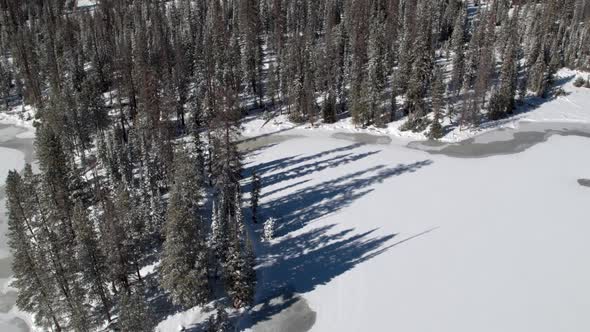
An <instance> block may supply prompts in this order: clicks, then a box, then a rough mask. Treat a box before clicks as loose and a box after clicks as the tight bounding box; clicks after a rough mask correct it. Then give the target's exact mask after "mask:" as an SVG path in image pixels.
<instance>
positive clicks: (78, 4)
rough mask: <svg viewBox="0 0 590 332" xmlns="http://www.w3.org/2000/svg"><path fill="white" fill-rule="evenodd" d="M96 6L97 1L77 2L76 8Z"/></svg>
mask: <svg viewBox="0 0 590 332" xmlns="http://www.w3.org/2000/svg"><path fill="white" fill-rule="evenodd" d="M95 5H96V0H77V2H76V6H77V7H78V8H80V7H91V6H95Z"/></svg>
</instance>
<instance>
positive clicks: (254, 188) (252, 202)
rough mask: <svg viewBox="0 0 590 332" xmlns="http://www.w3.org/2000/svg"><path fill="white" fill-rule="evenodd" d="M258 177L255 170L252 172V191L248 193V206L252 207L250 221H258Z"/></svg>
mask: <svg viewBox="0 0 590 332" xmlns="http://www.w3.org/2000/svg"><path fill="white" fill-rule="evenodd" d="M260 187H261V185H260V177H258V174H257V173H256V171H254V172H253V173H252V193H251V195H250V206H251V209H252V222H253V223H255V224H256V223H258V200H259V199H260Z"/></svg>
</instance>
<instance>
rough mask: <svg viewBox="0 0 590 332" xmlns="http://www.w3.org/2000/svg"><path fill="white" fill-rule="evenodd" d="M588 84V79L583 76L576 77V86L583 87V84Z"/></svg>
mask: <svg viewBox="0 0 590 332" xmlns="http://www.w3.org/2000/svg"><path fill="white" fill-rule="evenodd" d="M586 84H587V82H586V80H584V78H582V77H578V78H576V80H575V81H574V86H575V87H576V88H581V87H582V86H584V85H586Z"/></svg>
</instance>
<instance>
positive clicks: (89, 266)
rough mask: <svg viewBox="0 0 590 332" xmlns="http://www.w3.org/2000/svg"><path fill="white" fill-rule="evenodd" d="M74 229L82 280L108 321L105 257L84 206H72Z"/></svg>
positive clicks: (104, 318)
mask: <svg viewBox="0 0 590 332" xmlns="http://www.w3.org/2000/svg"><path fill="white" fill-rule="evenodd" d="M73 218H74V230H75V231H76V258H77V260H78V264H79V265H80V271H81V272H82V281H83V282H84V284H85V285H86V287H88V289H89V291H90V292H89V295H90V297H91V298H92V299H93V300H94V301H96V303H97V304H98V305H97V306H98V309H99V311H100V312H101V314H103V315H104V316H103V320H107V321H108V322H110V321H111V320H112V318H111V307H112V299H111V296H110V292H109V290H108V288H107V286H106V285H107V280H108V279H107V273H108V270H107V267H106V257H105V255H104V254H103V252H102V250H101V248H100V246H99V244H98V241H99V240H98V235H97V234H96V230H95V229H94V225H93V223H92V221H91V220H90V219H89V218H88V215H87V212H86V211H85V210H84V207H83V206H82V205H81V204H80V203H77V204H76V205H75V207H74V216H73Z"/></svg>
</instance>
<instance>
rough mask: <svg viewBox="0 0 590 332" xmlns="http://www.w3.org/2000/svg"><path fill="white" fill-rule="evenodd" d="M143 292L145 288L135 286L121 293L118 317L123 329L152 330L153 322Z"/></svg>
mask: <svg viewBox="0 0 590 332" xmlns="http://www.w3.org/2000/svg"><path fill="white" fill-rule="evenodd" d="M143 292H144V291H143V288H141V287H133V288H132V289H130V290H129V291H128V292H123V294H122V295H121V300H120V305H119V319H118V327H119V329H120V330H121V331H137V332H151V331H152V329H153V323H152V319H151V315H150V312H149V309H148V307H147V305H146V299H145V296H144V294H143Z"/></svg>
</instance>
